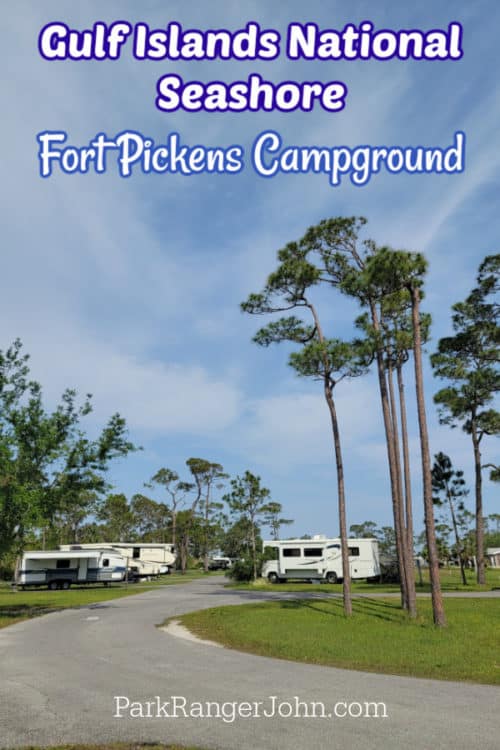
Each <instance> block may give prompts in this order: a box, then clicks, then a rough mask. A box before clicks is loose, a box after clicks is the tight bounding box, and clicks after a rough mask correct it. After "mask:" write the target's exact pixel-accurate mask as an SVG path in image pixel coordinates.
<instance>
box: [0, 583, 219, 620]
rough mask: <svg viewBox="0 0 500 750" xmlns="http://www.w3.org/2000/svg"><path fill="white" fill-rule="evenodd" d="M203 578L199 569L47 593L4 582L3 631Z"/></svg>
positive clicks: (0, 597)
mask: <svg viewBox="0 0 500 750" xmlns="http://www.w3.org/2000/svg"><path fill="white" fill-rule="evenodd" d="M203 575H204V573H201V572H200V571H199V570H190V571H188V572H187V573H186V575H181V574H180V573H172V575H169V576H162V577H161V578H160V579H158V580H155V581H148V582H145V583H130V584H129V585H128V586H126V585H125V584H113V585H111V586H103V585H99V584H95V585H92V584H91V585H89V586H72V587H71V588H70V589H69V590H68V591H48V590H47V589H26V590H25V591H15V590H13V589H12V587H11V586H10V585H9V584H6V583H2V584H0V628H4V627H6V626H7V625H13V624H14V623H16V622H20V621H21V620H28V619H30V618H32V617H37V616H39V615H43V614H46V613H47V612H55V611H57V610H59V609H68V608H71V607H84V606H86V605H88V604H96V603H98V602H103V601H108V600H111V599H120V598H121V597H123V596H132V595H133V594H140V593H143V592H144V591H151V590H152V589H155V588H157V587H158V586H171V585H175V584H182V583H188V582H189V581H193V580H194V579H196V578H200V577H201V576H203Z"/></svg>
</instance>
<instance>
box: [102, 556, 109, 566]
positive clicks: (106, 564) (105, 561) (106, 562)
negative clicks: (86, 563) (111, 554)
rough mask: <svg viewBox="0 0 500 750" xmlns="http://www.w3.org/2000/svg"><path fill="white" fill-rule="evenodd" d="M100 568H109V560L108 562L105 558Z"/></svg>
mask: <svg viewBox="0 0 500 750" xmlns="http://www.w3.org/2000/svg"><path fill="white" fill-rule="evenodd" d="M102 567H103V568H109V560H108V558H106V559H105V560H103V561H102Z"/></svg>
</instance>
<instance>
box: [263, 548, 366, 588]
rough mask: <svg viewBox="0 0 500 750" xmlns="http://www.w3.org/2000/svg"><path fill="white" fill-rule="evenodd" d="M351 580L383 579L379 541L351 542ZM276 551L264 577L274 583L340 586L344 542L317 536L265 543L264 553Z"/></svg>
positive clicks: (264, 568) (265, 565) (264, 572)
mask: <svg viewBox="0 0 500 750" xmlns="http://www.w3.org/2000/svg"><path fill="white" fill-rule="evenodd" d="M348 544H349V567H350V572H351V578H375V577H377V576H379V575H380V564H379V557H378V543H377V540H376V539H349V540H348ZM266 548H271V549H274V550H275V555H276V558H275V559H274V560H269V561H268V562H265V563H264V565H263V567H262V576H263V578H267V580H268V581H270V582H271V583H282V582H283V583H284V582H285V581H287V580H288V579H290V578H293V579H299V580H306V581H325V582H327V583H337V582H339V581H341V580H342V578H343V568H342V553H341V549H340V539H327V538H326V537H324V536H315V537H313V538H312V539H307V540H305V539H287V540H286V541H283V542H278V541H270V542H264V549H266Z"/></svg>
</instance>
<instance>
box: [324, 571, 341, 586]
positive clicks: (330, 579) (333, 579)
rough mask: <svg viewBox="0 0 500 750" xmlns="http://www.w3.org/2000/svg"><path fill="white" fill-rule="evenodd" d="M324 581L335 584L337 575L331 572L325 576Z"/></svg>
mask: <svg viewBox="0 0 500 750" xmlns="http://www.w3.org/2000/svg"><path fill="white" fill-rule="evenodd" d="M326 580H327V583H337V580H338V579H337V574H336V573H335V571H334V570H331V571H330V572H329V573H327V574H326Z"/></svg>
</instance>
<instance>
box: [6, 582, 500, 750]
mask: <svg viewBox="0 0 500 750" xmlns="http://www.w3.org/2000/svg"><path fill="white" fill-rule="evenodd" d="M267 598H275V597H274V596H269V595H266V594H258V593H254V592H238V591H234V590H230V589H224V588H223V585H222V583H221V579H220V578H217V577H211V578H206V579H200V580H199V581H195V582H193V583H190V584H187V585H179V586H165V587H158V588H157V589H155V590H154V591H150V592H148V593H145V594H140V595H137V596H132V597H127V598H124V599H118V600H114V601H110V602H108V603H102V604H95V605H90V606H88V607H82V608H80V609H77V610H66V611H63V612H57V613H54V614H50V615H46V616H44V617H40V618H37V619H34V620H30V621H26V622H23V623H19V624H18V625H13V626H11V627H9V628H6V629H4V630H2V631H0V665H1V667H0V672H1V683H0V746H1V747H6V748H15V747H22V746H26V745H42V746H43V745H56V744H62V743H71V742H85V743H97V742H109V741H117V742H118V741H132V742H177V743H180V744H185V745H191V744H195V745H200V746H202V747H206V748H219V749H220V750H239V749H240V748H243V749H244V750H250V749H251V750H284V749H285V748H286V749H287V750H289V749H293V750H295V748H303V747H304V748H305V747H314V748H317V747H324V748H329V749H330V748H342V750H344V749H348V748H365V749H366V750H382V749H383V750H393V749H394V750H396V748H397V750H400V748H402V747H411V748H412V749H414V750H430V749H431V748H432V750H451V748H453V749H454V750H455V748H481V750H493V748H495V750H496V748H498V738H499V736H500V711H499V708H500V691H499V690H498V689H497V688H495V687H489V686H481V685H465V684H461V683H452V682H438V681H434V680H422V679H412V678H404V677H395V676H390V675H376V674H369V673H363V672H354V671H348V670H342V669H333V668H329V667H318V666H312V665H307V664H298V663H295V662H287V661H280V660H274V659H269V658H265V657H260V656H253V655H250V654H243V653H240V652H237V651H231V650H228V649H220V648H213V647H212V646H209V645H204V644H200V643H193V642H189V641H185V640H181V639H178V638H175V637H173V636H171V635H169V634H167V633H165V632H163V631H161V630H159V629H157V628H155V627H154V626H155V625H156V624H159V623H160V622H162V621H163V620H164V619H165V618H166V617H169V616H172V615H177V614H181V613H184V612H189V611H192V610H196V609H203V608H206V607H213V606H219V605H224V604H239V603H244V602H249V601H257V600H261V599H267ZM471 637H472V638H473V637H474V634H473V633H471ZM492 658H498V654H497V655H494V654H492ZM114 696H127V697H128V698H129V699H130V701H140V702H142V703H143V704H144V703H145V702H146V701H155V700H156V696H159V697H160V699H161V701H162V702H163V701H168V700H170V699H171V696H181V697H185V698H186V699H187V703H186V706H188V705H189V704H190V703H191V702H198V701H199V702H202V703H203V704H206V702H207V701H214V702H218V703H219V704H222V703H226V704H227V705H226V708H225V712H226V716H228V718H231V716H230V715H231V709H230V704H232V703H234V702H235V701H237V702H244V701H249V702H254V701H264V703H265V706H264V707H263V708H267V709H269V705H270V704H269V700H268V699H269V696H277V702H280V701H285V702H292V704H294V703H295V696H298V699H299V700H300V701H308V702H311V701H317V702H323V703H324V704H325V706H326V710H327V712H328V711H329V710H330V709H333V706H334V704H336V703H339V704H343V703H350V702H357V703H364V702H368V701H375V702H384V703H385V704H386V706H387V712H388V718H378V719H375V718H340V717H332V718H311V717H310V718H304V716H301V717H300V718H280V717H278V716H276V717H274V718H264V717H263V716H260V717H258V718H255V717H254V718H236V719H235V721H234V722H231V721H228V722H224V721H223V720H222V719H221V718H191V717H188V718H186V717H184V716H183V715H182V710H181V709H179V715H178V717H177V718H131V717H128V716H124V717H123V718H115V717H114V713H115V710H116V705H115V700H114ZM178 705H180V703H178ZM155 710H156V709H155ZM167 710H171V709H167ZM262 710H263V709H262V708H261V709H259V712H261V711H262ZM356 710H357V709H355V710H354V712H356ZM284 711H286V706H285V708H284ZM303 711H304V709H303V708H299V713H300V712H301V713H303ZM343 711H344V709H343V708H341V709H339V712H340V713H342V712H343ZM153 712H154V711H153Z"/></svg>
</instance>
